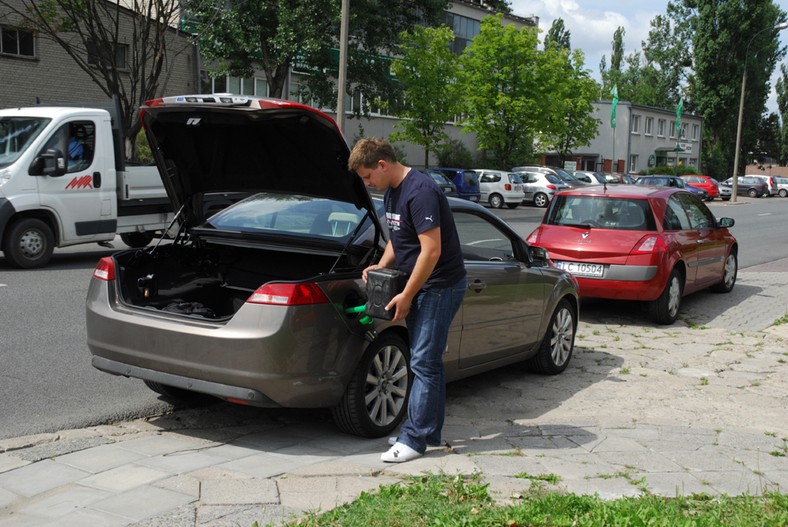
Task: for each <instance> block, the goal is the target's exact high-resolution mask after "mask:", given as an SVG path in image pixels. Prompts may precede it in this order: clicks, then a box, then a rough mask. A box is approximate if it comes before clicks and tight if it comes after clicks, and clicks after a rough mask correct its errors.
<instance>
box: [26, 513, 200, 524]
mask: <svg viewBox="0 0 788 527" xmlns="http://www.w3.org/2000/svg"><path fill="white" fill-rule="evenodd" d="M128 523H129V520H128V519H127V518H122V517H120V516H116V515H114V514H107V513H104V512H100V511H92V510H89V509H79V510H76V511H74V512H70V513H68V514H66V515H65V516H62V517H60V518H57V519H53V520H51V521H48V522H45V523H41V524H39V525H40V526H42V527H124V526H125V525H128ZM173 527H174V526H173ZM184 527H185V526H184Z"/></svg>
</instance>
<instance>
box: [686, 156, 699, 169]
mask: <svg viewBox="0 0 788 527" xmlns="http://www.w3.org/2000/svg"><path fill="white" fill-rule="evenodd" d="M688 164H689V165H690V166H693V167H696V166H698V160H697V159H696V158H692V157H691V158H690V160H689V163H688Z"/></svg>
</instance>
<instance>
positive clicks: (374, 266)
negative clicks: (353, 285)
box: [361, 264, 384, 284]
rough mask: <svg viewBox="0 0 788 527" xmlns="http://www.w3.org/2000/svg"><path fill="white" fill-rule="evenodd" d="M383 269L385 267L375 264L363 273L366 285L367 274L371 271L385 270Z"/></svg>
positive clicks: (362, 276)
mask: <svg viewBox="0 0 788 527" xmlns="http://www.w3.org/2000/svg"><path fill="white" fill-rule="evenodd" d="M383 268H384V267H383V266H382V265H380V264H374V265H370V266H369V267H367V268H366V269H364V270H363V271H361V278H362V279H363V280H364V283H365V284H366V283H367V273H368V272H369V271H374V270H375V269H383Z"/></svg>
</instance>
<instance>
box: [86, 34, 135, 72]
mask: <svg viewBox="0 0 788 527" xmlns="http://www.w3.org/2000/svg"><path fill="white" fill-rule="evenodd" d="M128 51H129V46H128V44H116V45H115V50H114V51H112V50H110V49H108V48H107V47H105V46H103V45H102V44H101V43H99V42H96V41H95V40H91V41H89V42H88V64H90V65H92V66H99V65H103V66H109V67H114V68H117V69H119V70H126V69H128V65H127V64H126V57H127V55H128ZM113 55H114V58H113Z"/></svg>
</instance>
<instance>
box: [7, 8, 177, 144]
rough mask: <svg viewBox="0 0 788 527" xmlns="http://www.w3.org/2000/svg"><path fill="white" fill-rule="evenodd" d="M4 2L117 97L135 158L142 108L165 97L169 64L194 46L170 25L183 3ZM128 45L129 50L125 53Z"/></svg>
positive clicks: (108, 92) (31, 27)
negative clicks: (179, 38) (176, 37)
mask: <svg viewBox="0 0 788 527" xmlns="http://www.w3.org/2000/svg"><path fill="white" fill-rule="evenodd" d="M0 4H2V5H3V6H5V7H7V8H8V9H9V10H10V11H11V12H13V13H14V14H16V15H17V16H19V17H20V18H21V19H22V22H23V24H24V25H26V26H27V27H29V28H30V29H32V30H34V31H35V32H36V33H37V34H38V36H39V37H40V38H46V39H49V40H51V41H53V42H55V43H56V44H58V45H59V46H60V47H61V48H62V49H63V50H64V51H65V52H66V53H68V55H69V56H70V57H71V58H72V59H73V60H74V62H75V63H76V64H77V66H79V68H80V69H82V70H83V71H84V72H85V73H86V74H87V75H88V76H89V77H90V79H91V80H92V81H93V82H94V83H95V84H96V85H97V86H99V88H101V90H102V91H103V92H104V93H105V94H106V95H107V97H110V98H111V97H112V96H115V95H117V96H118V98H119V100H120V104H121V112H122V116H121V118H122V119H123V125H124V130H125V134H126V157H128V158H133V157H134V155H135V145H136V137H137V133H138V132H139V131H140V129H141V123H140V120H139V107H140V105H141V104H142V103H144V102H145V101H147V100H149V99H153V98H155V97H157V96H159V95H161V92H162V89H163V86H164V85H165V84H166V79H165V78H164V77H163V76H164V75H165V73H166V67H167V64H168V62H169V61H170V60H171V59H172V56H173V55H177V54H179V53H183V52H185V51H186V50H187V49H190V48H191V46H189V45H187V44H186V43H185V41H183V42H184V43H183V44H181V45H178V44H176V43H175V42H176V41H175V40H174V38H173V36H174V34H175V31H174V30H173V28H172V27H171V22H172V21H174V20H177V19H178V14H179V12H180V9H181V4H180V2H179V1H178V0H127V1H126V2H124V3H123V4H120V3H116V2H107V1H105V0H17V1H15V2H8V1H6V0H0ZM123 6H125V7H123ZM129 35H130V38H127V37H128V36H129ZM125 46H128V50H127V52H126V53H123V51H124V50H126V48H125Z"/></svg>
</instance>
